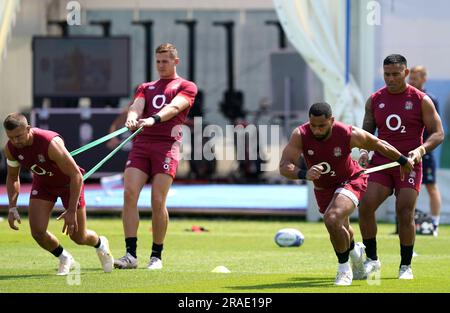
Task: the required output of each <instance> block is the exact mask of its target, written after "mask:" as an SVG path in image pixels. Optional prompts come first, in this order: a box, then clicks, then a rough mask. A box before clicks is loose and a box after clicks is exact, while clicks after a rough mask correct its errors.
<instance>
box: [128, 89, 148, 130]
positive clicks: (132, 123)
mask: <svg viewBox="0 0 450 313" xmlns="http://www.w3.org/2000/svg"><path fill="white" fill-rule="evenodd" d="M144 108H145V99H144V98H141V97H139V98H136V99H135V100H134V102H133V104H132V105H130V107H129V108H128V114H127V121H126V122H125V126H126V127H128V129H130V130H132V131H134V130H136V129H137V128H139V126H138V118H139V117H140V116H141V115H142V113H143V112H144Z"/></svg>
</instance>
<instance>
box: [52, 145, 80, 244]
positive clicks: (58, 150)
mask: <svg viewBox="0 0 450 313" xmlns="http://www.w3.org/2000/svg"><path fill="white" fill-rule="evenodd" d="M48 156H49V158H50V159H51V160H52V161H53V162H55V163H56V165H57V166H58V167H59V169H60V170H61V171H62V172H63V173H64V174H66V175H67V176H69V177H70V199H69V205H68V208H66V211H65V212H64V213H63V214H61V215H60V216H59V217H58V219H61V218H63V217H64V226H63V233H66V234H69V235H70V234H72V233H73V232H77V231H78V223H77V220H76V212H77V207H78V201H79V198H80V193H81V187H82V184H83V176H82V175H81V172H80V169H79V167H78V166H77V164H76V163H75V160H74V159H73V158H72V156H71V155H70V153H69V151H67V149H66V147H65V145H64V141H63V140H62V139H61V137H55V138H53V140H52V141H51V143H50V145H49V147H48Z"/></svg>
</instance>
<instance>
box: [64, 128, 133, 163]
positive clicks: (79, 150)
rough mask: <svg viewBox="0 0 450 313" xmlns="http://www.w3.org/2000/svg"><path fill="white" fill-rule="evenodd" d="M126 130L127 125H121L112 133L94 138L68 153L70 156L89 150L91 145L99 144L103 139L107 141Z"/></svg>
mask: <svg viewBox="0 0 450 313" xmlns="http://www.w3.org/2000/svg"><path fill="white" fill-rule="evenodd" d="M127 130H128V128H127V127H123V128H121V129H118V130H116V131H115V132H113V133H111V134H109V135H106V136H103V137H102V138H99V139H97V140H94V141H93V142H90V143H88V144H87V145H84V146H82V147H80V148H78V149H76V150H73V151H72V152H70V155H71V156H76V155H77V154H80V153H81V152H84V151H86V150H89V149H91V148H92V147H95V146H97V145H99V144H101V143H103V142H105V141H108V140H109V139H111V138H113V137H116V136H119V135H120V134H123V133H124V132H126V131H127Z"/></svg>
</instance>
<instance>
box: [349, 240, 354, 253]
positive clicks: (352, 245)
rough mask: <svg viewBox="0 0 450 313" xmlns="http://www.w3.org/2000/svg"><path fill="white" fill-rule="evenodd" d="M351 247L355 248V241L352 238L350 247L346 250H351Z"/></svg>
mask: <svg viewBox="0 0 450 313" xmlns="http://www.w3.org/2000/svg"><path fill="white" fill-rule="evenodd" d="M353 249H355V241H354V240H352V242H350V248H348V252H350V251H352V250H353Z"/></svg>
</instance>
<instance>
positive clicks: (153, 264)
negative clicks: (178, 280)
mask: <svg viewBox="0 0 450 313" xmlns="http://www.w3.org/2000/svg"><path fill="white" fill-rule="evenodd" d="M162 267H163V265H162V261H161V259H158V258H157V257H154V256H152V257H151V258H150V262H149V263H148V266H147V269H149V270H160V269H162Z"/></svg>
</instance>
